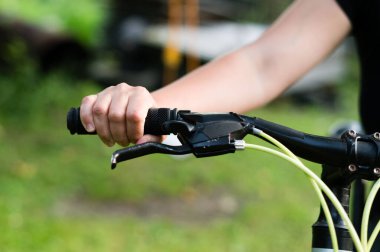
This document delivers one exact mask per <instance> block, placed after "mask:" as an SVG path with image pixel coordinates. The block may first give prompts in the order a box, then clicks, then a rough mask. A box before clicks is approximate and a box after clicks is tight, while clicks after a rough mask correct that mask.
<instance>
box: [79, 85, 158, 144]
mask: <svg viewBox="0 0 380 252" xmlns="http://www.w3.org/2000/svg"><path fill="white" fill-rule="evenodd" d="M152 107H156V102H155V100H154V99H153V97H152V95H151V94H150V93H149V92H148V90H147V89H146V88H144V87H139V86H137V87H135V86H130V85H128V84H126V83H121V84H118V85H116V86H111V87H108V88H106V89H104V90H103V91H101V92H99V93H98V94H94V95H88V96H85V97H84V98H83V100H82V103H81V106H80V117H81V122H82V124H83V126H84V127H85V129H86V130H87V131H88V132H94V131H96V133H97V134H98V136H99V137H100V139H101V140H102V141H103V142H104V143H105V144H106V145H108V146H113V145H114V144H115V143H117V144H119V145H121V146H127V145H129V144H130V143H143V142H147V141H160V140H162V137H159V136H152V135H144V123H145V117H146V115H147V113H148V110H149V108H152Z"/></svg>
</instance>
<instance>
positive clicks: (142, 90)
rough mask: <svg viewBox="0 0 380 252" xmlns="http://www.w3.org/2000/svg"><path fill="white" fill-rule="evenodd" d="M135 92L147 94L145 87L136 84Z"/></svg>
mask: <svg viewBox="0 0 380 252" xmlns="http://www.w3.org/2000/svg"><path fill="white" fill-rule="evenodd" d="M135 92H136V93H139V94H149V91H148V89H146V88H145V87H142V86H136V87H135Z"/></svg>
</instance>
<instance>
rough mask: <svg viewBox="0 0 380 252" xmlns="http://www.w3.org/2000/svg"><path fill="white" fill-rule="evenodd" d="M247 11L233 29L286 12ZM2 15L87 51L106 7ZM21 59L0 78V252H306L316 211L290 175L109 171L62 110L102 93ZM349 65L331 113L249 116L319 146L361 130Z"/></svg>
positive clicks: (238, 161) (38, 2) (104, 157)
mask: <svg viewBox="0 0 380 252" xmlns="http://www.w3.org/2000/svg"><path fill="white" fill-rule="evenodd" d="M256 2H257V1H256ZM255 6H256V7H255V8H252V12H251V13H250V15H248V16H244V17H242V19H241V20H258V21H259V22H269V21H270V20H273V18H274V16H276V15H277V14H278V13H279V12H280V11H281V9H282V8H284V1H274V0H272V1H261V2H259V4H256V5H255ZM270 6H276V7H275V8H271V7H270ZM146 8H149V6H147V7H146ZM0 10H1V12H2V13H3V14H4V13H5V14H6V15H9V16H16V17H18V18H22V19H23V20H27V21H28V22H31V23H33V24H36V25H41V26H45V27H46V26H48V27H50V28H54V29H57V30H61V31H65V32H68V33H69V34H71V35H72V36H74V37H75V38H77V39H78V40H80V41H81V42H83V43H84V44H86V45H87V46H88V47H91V48H96V47H97V46H98V45H99V41H101V36H102V35H101V34H102V27H103V24H104V22H105V20H107V17H108V15H109V9H108V7H107V2H105V1H90V0H76V1H67V0H65V1H63V0H50V1H48V0H45V1H43V0H25V1H20V0H19V1H15V0H0ZM25 50H26V49H25V46H24V45H23V44H22V43H21V42H17V41H16V42H13V43H11V44H10V45H7V48H6V52H7V61H8V62H12V66H17V67H13V68H12V69H11V70H8V71H0V73H1V75H0V161H1V165H0V170H1V174H0V251H279V250H282V251H308V250H309V249H310V242H311V225H312V223H313V222H314V221H315V220H316V217H317V214H318V210H319V205H318V202H317V199H316V197H315V195H314V193H313V190H312V188H311V186H310V184H309V182H308V180H307V179H305V177H304V176H303V174H301V173H300V172H299V171H297V170H296V169H295V168H294V167H292V166H291V165H289V164H287V163H285V162H284V161H282V160H279V159H278V158H275V157H272V156H268V155H267V154H262V153H257V152H254V151H250V150H246V151H244V152H238V153H236V154H235V155H225V156H220V157H213V158H208V159H195V158H193V157H188V158H185V159H174V158H172V157H170V156H163V155H152V156H149V157H143V158H140V159H137V160H132V161H129V162H126V163H122V164H121V165H120V166H119V167H118V168H117V169H116V170H112V171H111V170H110V168H109V158H110V154H111V153H112V152H113V151H114V150H115V149H116V148H117V147H115V148H108V147H105V146H103V145H102V144H101V142H100V141H99V140H98V139H97V138H96V137H86V136H81V137H76V136H70V135H69V133H68V132H67V130H66V112H67V110H68V109H69V108H70V107H71V106H77V105H78V104H79V103H80V101H81V98H82V97H83V96H84V95H87V94H90V93H94V92H97V91H99V90H101V87H100V86H99V85H98V84H97V83H96V82H94V81H92V80H88V79H82V78H76V77H73V76H71V75H70V74H68V73H66V72H65V71H53V72H48V73H44V72H41V71H39V70H38V67H37V65H36V63H35V62H34V61H33V59H30V58H28V57H25ZM347 58H348V61H347V62H346V63H345V64H346V65H347V68H348V71H347V72H346V75H345V77H344V78H342V79H341V80H340V81H339V83H336V84H337V85H334V102H333V103H331V102H322V101H320V102H307V103H304V102H303V103H300V102H298V101H299V99H293V98H292V97H286V98H281V99H279V100H277V101H275V102H273V103H272V104H271V105H269V106H267V107H266V108H263V109H260V110H256V111H253V112H252V113H251V115H255V116H259V117H262V118H265V119H267V120H271V121H274V122H277V123H280V124H284V125H287V126H289V127H293V128H296V129H298V130H301V131H305V132H309V133H313V134H320V135H325V134H327V132H328V129H329V128H330V127H331V125H332V124H334V123H335V122H338V121H340V120H344V119H355V118H357V109H356V104H357V85H356V82H357V80H358V73H357V70H356V69H357V67H356V59H355V57H354V56H353V55H348V57H347ZM110 84H113V83H110ZM247 141H248V142H259V141H258V140H256V139H253V138H249V139H248V140H247ZM310 166H311V167H313V169H314V170H315V171H316V172H319V167H318V166H316V165H313V164H310Z"/></svg>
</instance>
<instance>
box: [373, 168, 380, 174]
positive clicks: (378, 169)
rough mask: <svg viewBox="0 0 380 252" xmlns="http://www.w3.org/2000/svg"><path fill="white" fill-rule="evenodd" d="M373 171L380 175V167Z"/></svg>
mask: <svg viewBox="0 0 380 252" xmlns="http://www.w3.org/2000/svg"><path fill="white" fill-rule="evenodd" d="M373 173H374V174H375V175H380V168H378V167H377V168H374V169H373Z"/></svg>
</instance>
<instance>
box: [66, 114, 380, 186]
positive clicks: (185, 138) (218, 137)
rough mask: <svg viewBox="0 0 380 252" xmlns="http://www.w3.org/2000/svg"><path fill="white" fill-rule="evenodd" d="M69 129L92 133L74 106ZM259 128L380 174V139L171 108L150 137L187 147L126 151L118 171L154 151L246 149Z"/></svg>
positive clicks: (324, 159)
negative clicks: (244, 143)
mask: <svg viewBox="0 0 380 252" xmlns="http://www.w3.org/2000/svg"><path fill="white" fill-rule="evenodd" d="M67 128H68V129H69V131H70V132H71V134H89V133H88V132H87V131H86V130H85V129H84V127H83V126H82V124H81V121H80V116H79V109H74V108H72V109H71V110H70V111H69V113H68V115H67ZM257 130H261V131H264V132H265V133H267V134H269V135H271V136H272V137H274V138H276V139H277V140H278V141H280V142H281V143H282V144H284V145H286V146H287V147H288V148H289V149H290V150H291V151H293V152H294V153H295V154H296V155H298V156H300V157H302V158H305V159H307V160H310V161H312V162H316V163H320V164H325V165H330V166H337V167H338V166H340V167H348V166H349V165H351V164H354V165H356V166H357V167H358V168H359V169H358V171H359V172H357V173H356V174H357V175H358V176H360V177H362V178H366V179H375V178H378V177H379V176H380V175H379V174H376V172H374V168H375V167H380V140H379V139H378V138H377V137H375V136H374V135H359V134H355V135H353V134H352V132H346V133H344V134H343V135H342V137H341V138H328V137H321V136H315V135H310V134H306V133H303V132H300V131H296V130H293V129H290V128H287V127H285V126H282V125H278V124H275V123H272V122H268V121H265V120H263V119H260V118H257V117H248V116H243V115H238V114H235V113H221V114H200V113H193V112H190V111H186V110H176V109H167V108H158V109H155V108H154V109H150V110H149V112H148V114H147V117H146V120H145V127H144V133H145V134H153V135H167V134H169V133H173V134H177V136H178V138H179V140H180V141H181V143H182V146H169V145H165V144H160V143H151V142H150V143H149V142H148V143H144V144H139V145H135V146H132V147H128V148H124V149H121V150H118V151H116V152H114V154H113V156H112V167H113V168H114V167H116V164H117V163H118V162H121V161H124V160H128V159H132V158H136V157H140V156H144V155H148V154H152V153H165V154H174V155H181V154H186V153H193V154H194V155H195V156H196V157H207V156H215V155H221V154H226V153H232V152H235V150H237V149H240V148H243V146H241V145H240V143H241V140H242V139H243V138H244V137H245V136H246V135H247V134H252V135H257V134H256V133H257ZM92 134H94V133H92ZM375 170H376V169H375ZM356 174H355V175H356Z"/></svg>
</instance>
